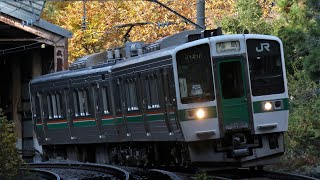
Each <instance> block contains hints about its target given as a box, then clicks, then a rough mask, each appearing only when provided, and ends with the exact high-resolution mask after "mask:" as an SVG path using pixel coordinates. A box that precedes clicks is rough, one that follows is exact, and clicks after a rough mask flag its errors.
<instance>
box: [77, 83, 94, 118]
mask: <svg viewBox="0 0 320 180" xmlns="http://www.w3.org/2000/svg"><path fill="white" fill-rule="evenodd" d="M74 104H75V106H74V108H75V116H88V115H90V114H91V113H90V107H89V105H90V99H89V90H88V89H80V90H77V91H75V92H74Z"/></svg>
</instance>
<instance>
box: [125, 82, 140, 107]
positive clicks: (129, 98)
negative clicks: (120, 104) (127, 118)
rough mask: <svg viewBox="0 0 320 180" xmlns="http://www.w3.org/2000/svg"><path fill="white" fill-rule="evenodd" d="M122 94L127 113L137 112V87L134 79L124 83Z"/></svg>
mask: <svg viewBox="0 0 320 180" xmlns="http://www.w3.org/2000/svg"><path fill="white" fill-rule="evenodd" d="M124 93H125V98H126V103H127V108H128V111H135V110H139V108H138V101H137V87H136V80H135V79H130V80H127V81H125V83H124Z"/></svg>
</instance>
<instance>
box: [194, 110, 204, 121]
mask: <svg viewBox="0 0 320 180" xmlns="http://www.w3.org/2000/svg"><path fill="white" fill-rule="evenodd" d="M196 116H197V118H198V119H203V118H204V116H205V112H204V110H203V109H198V110H197V112H196Z"/></svg>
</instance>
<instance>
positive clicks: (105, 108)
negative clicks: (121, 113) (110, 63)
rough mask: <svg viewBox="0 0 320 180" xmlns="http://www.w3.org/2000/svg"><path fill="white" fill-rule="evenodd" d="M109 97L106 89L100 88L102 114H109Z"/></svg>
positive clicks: (105, 87)
mask: <svg viewBox="0 0 320 180" xmlns="http://www.w3.org/2000/svg"><path fill="white" fill-rule="evenodd" d="M108 102H109V96H108V87H107V86H104V87H102V104H103V114H109V113H110V109H109V103H108Z"/></svg>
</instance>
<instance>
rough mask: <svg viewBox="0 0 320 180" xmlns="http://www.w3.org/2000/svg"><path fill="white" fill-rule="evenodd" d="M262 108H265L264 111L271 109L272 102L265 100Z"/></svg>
mask: <svg viewBox="0 0 320 180" xmlns="http://www.w3.org/2000/svg"><path fill="white" fill-rule="evenodd" d="M264 110H266V111H270V110H272V103H271V102H265V103H264Z"/></svg>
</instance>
